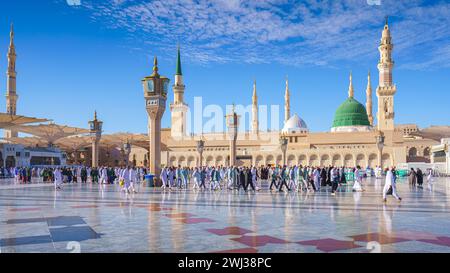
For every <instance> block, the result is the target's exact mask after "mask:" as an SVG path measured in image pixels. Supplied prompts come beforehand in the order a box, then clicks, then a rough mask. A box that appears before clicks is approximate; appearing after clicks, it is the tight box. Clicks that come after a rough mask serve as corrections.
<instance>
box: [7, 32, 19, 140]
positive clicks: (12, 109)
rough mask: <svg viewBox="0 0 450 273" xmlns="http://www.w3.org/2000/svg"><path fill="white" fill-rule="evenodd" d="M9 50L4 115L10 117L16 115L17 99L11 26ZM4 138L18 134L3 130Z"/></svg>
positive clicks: (14, 50) (15, 56)
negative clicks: (6, 114)
mask: <svg viewBox="0 0 450 273" xmlns="http://www.w3.org/2000/svg"><path fill="white" fill-rule="evenodd" d="M9 36H10V42H9V50H8V55H7V57H8V70H7V71H6V77H7V81H6V113H8V114H10V115H15V114H16V106H17V99H18V98H19V96H18V95H17V92H16V75H17V73H16V58H17V55H16V48H15V46H14V26H13V24H11V32H10V34H9ZM4 132H5V138H10V137H17V136H18V133H17V131H14V130H5V131H4Z"/></svg>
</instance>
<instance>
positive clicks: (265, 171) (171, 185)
mask: <svg viewBox="0 0 450 273" xmlns="http://www.w3.org/2000/svg"><path fill="white" fill-rule="evenodd" d="M0 172H1V175H2V176H5V177H6V176H10V177H11V176H13V177H14V178H15V179H16V181H17V182H18V183H25V184H26V183H31V182H32V179H33V178H34V181H36V180H37V181H38V182H41V181H42V182H44V183H45V182H48V183H54V184H55V188H56V189H62V184H63V183H78V182H80V183H87V182H88V181H89V182H91V183H97V184H119V185H120V187H121V189H122V190H124V191H126V192H128V193H131V192H134V193H135V192H137V190H136V188H137V187H135V186H136V184H137V183H140V182H142V181H144V177H145V175H146V174H148V170H147V169H146V168H142V167H141V168H136V167H99V168H90V167H56V168H48V167H47V168H37V167H33V168H29V167H18V168H9V169H6V168H2V169H0ZM348 174H351V177H352V178H351V179H352V180H353V181H354V183H353V187H352V190H353V191H364V189H363V183H362V182H363V178H365V177H367V176H375V177H377V178H381V177H382V175H383V174H384V175H386V178H385V186H384V189H383V199H384V201H386V196H387V195H392V196H393V197H395V198H396V199H397V200H401V198H400V197H399V196H398V194H397V191H396V186H395V185H396V180H397V172H396V169H395V167H392V168H386V169H385V170H382V169H381V168H380V167H376V168H375V169H370V168H367V169H362V168H361V167H360V166H357V167H355V168H345V167H333V166H329V167H322V168H320V167H310V166H302V165H300V166H262V167H259V168H257V167H255V166H251V167H235V166H232V167H224V166H218V167H195V168H189V167H181V166H178V167H164V168H162V170H161V175H160V177H159V178H160V180H161V183H162V186H161V188H162V189H163V190H172V189H187V188H188V187H189V185H192V188H193V189H199V190H208V189H209V190H211V191H217V190H221V189H229V190H238V191H239V190H240V189H243V190H244V191H248V190H252V191H259V190H261V189H262V185H261V182H262V181H267V182H269V183H270V185H269V187H268V189H269V190H270V191H272V190H278V191H285V190H287V191H306V192H311V191H312V192H316V191H320V190H321V188H323V187H326V186H330V187H331V194H332V195H335V194H336V191H337V189H338V187H339V185H342V184H346V183H347V175H348ZM408 176H409V184H410V185H411V186H413V187H415V186H416V184H417V185H418V187H422V184H423V177H424V174H423V173H422V171H421V170H420V169H416V170H414V169H411V170H410V171H409V173H408ZM432 179H433V174H432V170H429V171H428V173H427V181H428V182H429V186H431V185H432Z"/></svg>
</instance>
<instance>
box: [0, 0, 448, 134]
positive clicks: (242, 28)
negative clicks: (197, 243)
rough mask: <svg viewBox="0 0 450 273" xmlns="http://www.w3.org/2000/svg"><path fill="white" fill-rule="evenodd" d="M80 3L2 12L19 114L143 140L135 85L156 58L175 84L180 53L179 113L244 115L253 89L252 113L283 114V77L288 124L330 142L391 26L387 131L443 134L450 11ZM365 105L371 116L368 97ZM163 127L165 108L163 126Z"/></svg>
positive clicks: (227, 2) (6, 7)
mask: <svg viewBox="0 0 450 273" xmlns="http://www.w3.org/2000/svg"><path fill="white" fill-rule="evenodd" d="M73 1H75V0H73ZM80 2H81V5H79V6H77V5H75V6H74V5H68V3H67V1H66V0H47V1H44V0H42V1H31V0H30V1H26V0H16V1H1V3H0V71H6V65H7V60H6V52H7V48H8V44H9V25H10V22H14V25H15V43H16V50H17V54H18V60H17V72H18V78H17V79H18V83H17V86H18V94H19V101H18V107H17V109H18V110H17V111H18V114H23V115H31V116H36V117H46V118H50V119H53V120H54V121H55V122H56V123H62V124H69V125H72V126H79V127H87V121H88V120H89V119H91V118H92V115H93V112H94V110H97V111H98V113H99V118H101V119H102V120H103V121H104V129H105V131H106V132H107V133H112V132H119V131H120V132H125V131H127V132H136V133H143V132H146V130H147V129H146V128H147V125H146V124H147V123H146V111H145V106H144V100H143V91H142V87H141V79H142V77H144V76H146V75H149V74H151V68H152V63H151V58H152V56H154V55H158V58H159V68H160V73H161V74H163V75H166V76H168V77H170V78H171V79H172V82H173V77H174V76H173V75H174V73H175V57H176V46H177V43H180V46H181V50H182V62H183V74H184V80H185V84H186V94H185V98H186V101H187V103H188V104H190V105H192V104H193V99H194V96H202V97H203V104H204V105H206V104H219V105H222V106H225V104H231V103H233V102H236V103H240V104H244V105H247V104H250V103H251V94H252V84H253V79H256V81H257V86H258V96H259V103H260V104H267V105H271V104H280V111H282V109H283V95H284V79H285V77H286V75H289V84H290V89H291V112H292V113H298V114H299V115H300V116H301V117H302V118H303V119H304V120H305V121H306V122H307V124H308V126H309V128H310V130H312V131H328V130H329V127H330V126H331V124H332V120H333V115H334V111H335V110H336V108H337V107H338V106H339V105H340V103H342V102H343V101H344V100H345V99H346V96H347V89H348V75H349V72H350V71H353V80H354V87H355V93H356V95H355V96H356V98H357V99H358V100H359V101H360V102H363V103H364V102H365V88H366V84H367V82H366V78H367V71H368V70H370V71H371V73H372V87H373V89H374V90H375V89H376V86H377V81H378V71H377V69H376V64H377V61H378V50H377V46H378V43H379V39H380V35H381V30H382V27H383V24H384V16H385V15H389V16H390V24H391V31H392V35H393V42H394V44H395V48H394V60H395V62H396V67H395V70H394V82H395V83H396V85H397V90H398V93H397V95H396V97H395V106H396V123H417V124H418V125H419V126H420V127H427V126H430V125H450V107H449V101H450V88H449V86H450V3H449V2H448V1H419V0H410V1H394V0H389V1H384V0H381V1H380V3H381V5H368V4H367V1H366V0H344V1H318V0H307V1H291V0H259V1H244V0H214V1H206V0H196V1H194V0H164V1H162V0H161V1H132V0H129V1H126V0H95V1H94V0H89V1H88V0H81V1H80ZM372 2H374V1H372ZM0 75H2V77H0V84H1V82H3V84H1V85H0V86H2V88H1V90H5V89H4V88H5V87H6V76H5V74H4V73H3V72H2V73H0ZM1 92H4V91H1ZM172 99H173V95H172V94H171V95H170V98H169V100H172ZM374 104H375V105H374V112H375V109H376V97H375V95H374ZM0 105H5V98H4V96H1V97H0ZM2 111H5V110H4V109H3V110H2ZM282 116H283V113H282V112H280V118H282ZM206 120H207V119H205V121H206ZM169 121H170V113H169V111H168V108H167V110H166V113H165V114H164V118H163V126H164V127H167V126H168V125H169Z"/></svg>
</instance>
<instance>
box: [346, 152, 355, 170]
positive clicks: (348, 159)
mask: <svg viewBox="0 0 450 273" xmlns="http://www.w3.org/2000/svg"><path fill="white" fill-rule="evenodd" d="M354 165H355V164H354V162H353V155H350V154H347V155H346V156H345V157H344V166H345V167H355V166H354Z"/></svg>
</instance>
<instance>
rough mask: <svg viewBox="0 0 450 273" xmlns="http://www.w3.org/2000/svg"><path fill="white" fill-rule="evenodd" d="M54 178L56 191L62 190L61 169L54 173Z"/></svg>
mask: <svg viewBox="0 0 450 273" xmlns="http://www.w3.org/2000/svg"><path fill="white" fill-rule="evenodd" d="M53 176H54V177H55V189H56V190H61V189H62V183H63V177H62V173H61V170H60V169H59V168H56V169H55V171H54V172H53Z"/></svg>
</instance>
